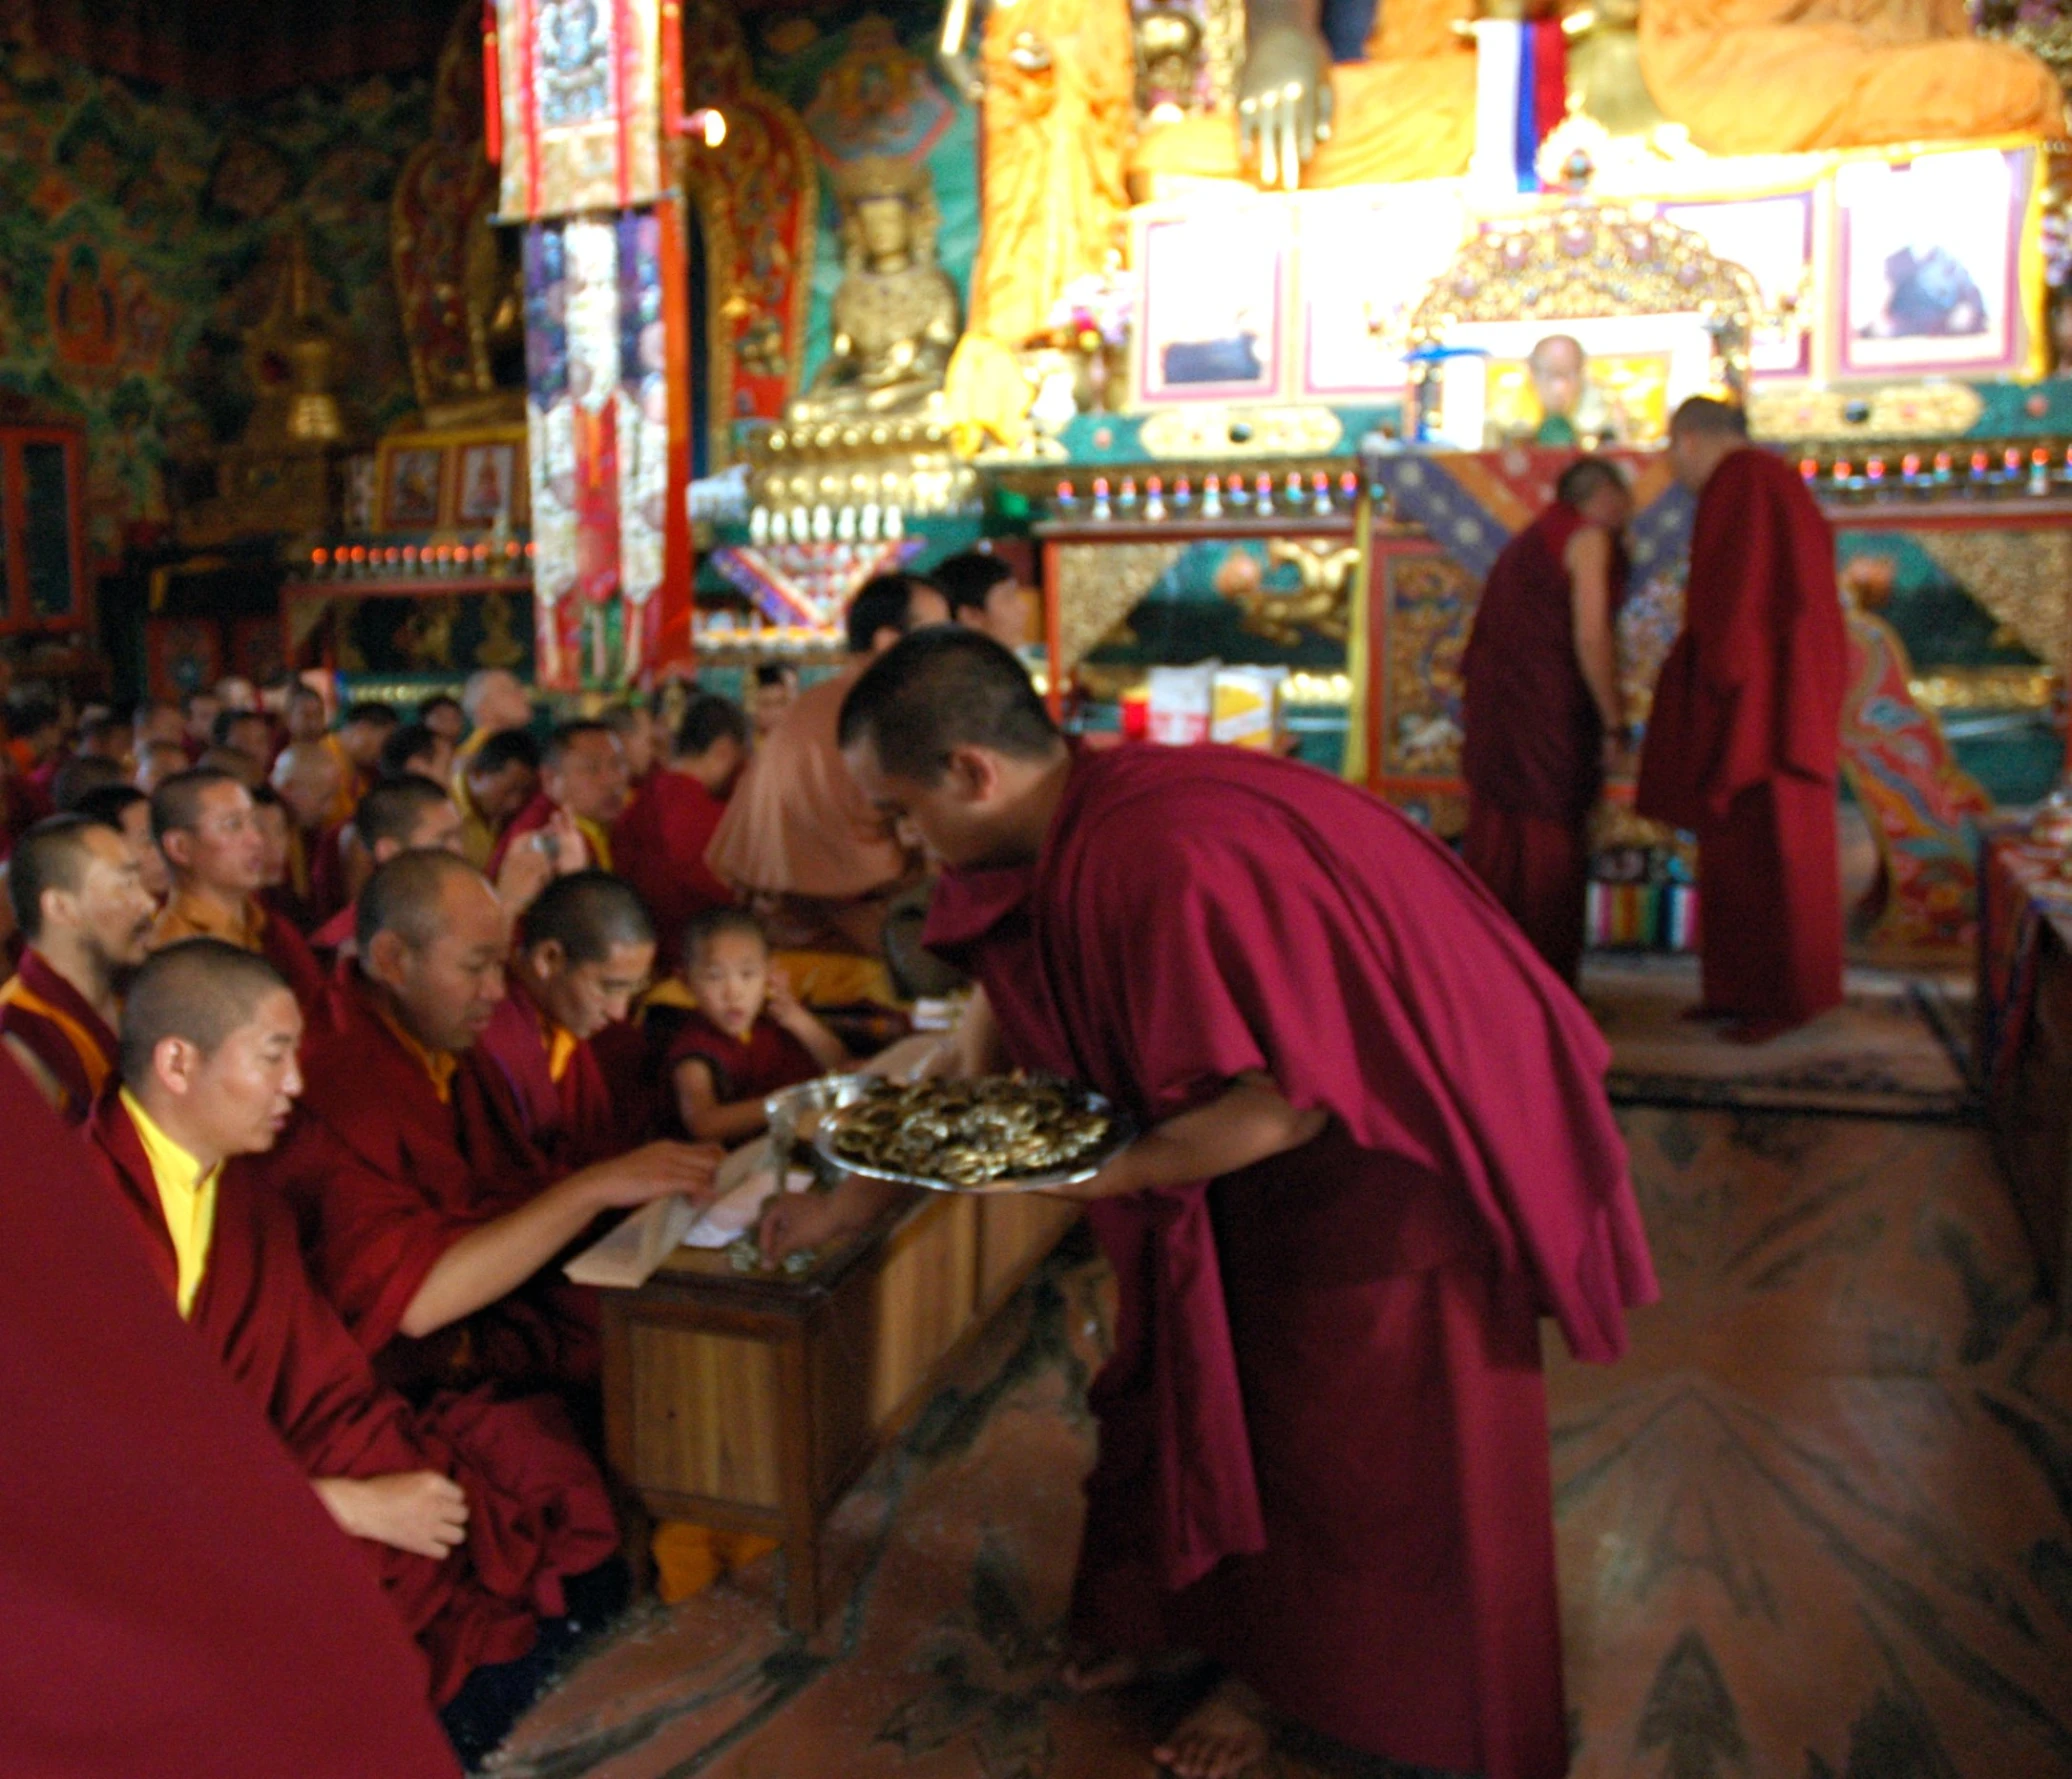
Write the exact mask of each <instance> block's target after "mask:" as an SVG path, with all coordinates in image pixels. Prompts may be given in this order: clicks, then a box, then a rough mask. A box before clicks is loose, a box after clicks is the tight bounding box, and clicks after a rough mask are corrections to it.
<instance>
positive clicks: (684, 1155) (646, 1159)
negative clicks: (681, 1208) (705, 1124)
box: [576, 1142, 726, 1210]
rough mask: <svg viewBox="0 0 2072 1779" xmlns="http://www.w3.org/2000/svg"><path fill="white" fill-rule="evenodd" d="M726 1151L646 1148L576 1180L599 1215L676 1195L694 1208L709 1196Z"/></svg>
mask: <svg viewBox="0 0 2072 1779" xmlns="http://www.w3.org/2000/svg"><path fill="white" fill-rule="evenodd" d="M725 1157H726V1151H725V1150H724V1149H722V1148H721V1147H720V1146H719V1145H718V1144H717V1143H675V1142H660V1143H646V1144H643V1145H642V1146H641V1147H640V1148H638V1149H629V1150H628V1151H627V1152H626V1153H625V1154H624V1155H620V1156H616V1157H614V1158H613V1159H612V1160H610V1161H600V1162H598V1163H597V1164H596V1166H594V1167H588V1168H585V1169H584V1170H583V1171H582V1173H581V1174H580V1175H578V1176H576V1178H577V1179H579V1180H580V1181H581V1182H582V1184H583V1186H584V1188H585V1192H586V1196H587V1197H588V1198H589V1199H590V1201H591V1202H592V1203H593V1204H594V1205H595V1206H596V1207H597V1208H598V1209H599V1210H620V1209H630V1208H631V1207H633V1206H635V1205H644V1204H648V1203H650V1202H651V1201H653V1200H654V1199H658V1198H667V1197H668V1196H669V1194H670V1193H672V1192H680V1193H682V1194H683V1195H684V1197H686V1198H688V1199H690V1200H691V1201H692V1202H693V1203H695V1204H703V1203H705V1201H706V1200H707V1199H709V1198H711V1196H712V1183H713V1178H714V1176H715V1175H716V1174H717V1173H718V1172H719V1164H720V1162H721V1161H722V1160H724V1159H725Z"/></svg>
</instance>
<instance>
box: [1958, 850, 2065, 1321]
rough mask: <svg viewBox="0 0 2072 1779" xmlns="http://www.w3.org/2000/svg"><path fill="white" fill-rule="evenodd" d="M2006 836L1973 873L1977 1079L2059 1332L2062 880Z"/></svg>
mask: <svg viewBox="0 0 2072 1779" xmlns="http://www.w3.org/2000/svg"><path fill="white" fill-rule="evenodd" d="M2063 857H2064V854H2063V851H2062V849H2060V848H2056V847H2044V846H2038V845H2035V844H2034V843H2032V842H2031V841H2029V839H2028V837H2027V836H2026V834H2024V833H2023V832H2022V830H2021V829H2019V828H2018V827H2013V826H2008V827H2004V828H2002V829H2000V830H1998V831H1996V832H1992V833H1989V834H1988V836H1987V838H1986V843H1985V857H1984V860H1983V862H1982V864H1981V867H1980V870H1979V993H1978V1065H1977V1066H1978V1072H1979V1076H1980V1079H1981V1083H1982V1085H1983V1086H1984V1089H1985V1095H1986V1116H1987V1118H1988V1120H1989V1121H1990V1123H1991V1125H1992V1129H1993V1146H1994V1148H1995V1150H1996V1151H1997V1152H1998V1154H1999V1157H2000V1164H2001V1166H2002V1167H2003V1168H2004V1169H2005V1170H2006V1173H2007V1180H2008V1184H2009V1186H2010V1187H2011V1188H2012V1189H2013V1192H2014V1201H2015V1207H2016V1209H2017V1210H2019V1211H2020V1212H2021V1216H2022V1221H2023V1223H2024V1224H2025V1225H2026V1226H2027V1228H2028V1232H2029V1240H2030V1242H2031V1243H2032V1245H2033V1246H2034V1248H2035V1253H2036V1263H2037V1268H2038V1271H2039V1272H2040V1274H2041V1282H2042V1285H2043V1288H2044V1291H2045V1292H2046V1293H2047V1294H2048V1295H2049V1297H2050V1298H2051V1300H2052V1302H2053V1304H2054V1305H2055V1306H2056V1310H2057V1314H2058V1317H2059V1319H2060V1321H2061V1322H2062V1321H2064V1320H2065V1319H2066V1318H2067V1317H2068V1315H2072V879H2068V878H2067V876H2066V875H2065V874H2064V872H2063V870H2062V868H2061V867H2062V860H2063Z"/></svg>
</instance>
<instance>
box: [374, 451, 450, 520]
mask: <svg viewBox="0 0 2072 1779" xmlns="http://www.w3.org/2000/svg"><path fill="white" fill-rule="evenodd" d="M445 471H446V453H445V452H444V451H443V450H441V449H440V448H438V447H437V446H433V445H411V446H407V447H404V448H402V449H398V450H394V451H391V452H390V453H389V454H388V470H387V474H386V475H385V476H384V477H383V479H382V489H381V523H382V529H383V530H385V531H408V530H413V529H418V528H425V529H429V528H430V527H431V526H434V525H437V524H438V523H439V494H440V483H441V482H442V480H443V479H444V476H445Z"/></svg>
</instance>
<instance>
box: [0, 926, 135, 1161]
mask: <svg viewBox="0 0 2072 1779" xmlns="http://www.w3.org/2000/svg"><path fill="white" fill-rule="evenodd" d="M0 1034H5V1035H6V1036H7V1037H10V1038H13V1039H14V1040H15V1041H16V1042H17V1043H19V1044H20V1045H21V1046H22V1048H23V1049H25V1050H26V1051H28V1052H29V1054H30V1055H31V1056H33V1057H34V1058H35V1059H36V1062H37V1064H38V1066H39V1067H41V1068H42V1070H43V1071H44V1075H45V1077H46V1079H47V1080H48V1081H49V1083H50V1084H51V1086H52V1087H54V1088H55V1089H56V1090H57V1091H58V1093H59V1094H60V1095H61V1096H62V1098H63V1104H62V1105H60V1106H59V1108H58V1111H59V1114H60V1115H61V1116H62V1117H63V1118H64V1120H65V1122H66V1123H67V1124H84V1123H85V1122H86V1115H87V1113H88V1112H90V1111H91V1110H92V1109H93V1103H94V1100H95V1099H96V1098H97V1097H98V1096H99V1094H100V1091H101V1086H102V1083H104V1082H105V1081H106V1080H107V1079H108V1077H109V1076H110V1075H111V1074H113V1073H114V1072H115V1062H116V1055H117V1051H118V1045H117V1042H116V1037H115V1034H114V1033H113V1032H111V1031H110V1030H109V1029H108V1022H107V1021H106V1020H104V1019H103V1018H102V1017H101V1016H100V1015H99V1014H98V1013H96V1012H95V1011H94V1010H93V1008H92V1007H90V1006H88V1005H87V1001H86V997H85V996H84V995H82V994H81V993H80V992H79V991H78V989H76V988H74V987H73V986H72V985H71V983H69V982H67V981H66V980H65V979H64V977H62V976H60V975H59V974H58V973H57V971H55V970H53V969H52V968H51V967H50V965H49V964H47V963H45V962H44V960H43V958H42V957H41V956H40V955H39V954H38V953H37V952H36V951H34V950H33V949H31V950H26V951H24V952H23V953H22V961H21V967H20V968H19V969H18V970H17V971H16V972H15V973H14V975H13V976H11V977H9V978H8V980H7V983H6V985H5V986H4V987H0ZM39 1085H41V1083H39Z"/></svg>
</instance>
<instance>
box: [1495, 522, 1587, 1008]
mask: <svg viewBox="0 0 2072 1779" xmlns="http://www.w3.org/2000/svg"><path fill="white" fill-rule="evenodd" d="M1587 523H1588V521H1587V520H1585V519H1584V517H1583V515H1582V514H1581V513H1579V512H1577V511H1576V510H1575V508H1573V507H1570V506H1563V505H1560V504H1559V503H1557V504H1555V505H1554V506H1551V507H1549V508H1548V509H1547V510H1546V511H1545V512H1544V513H1542V514H1541V515H1540V516H1539V517H1538V518H1537V519H1535V520H1534V521H1533V522H1532V524H1530V525H1528V526H1527V527H1526V528H1525V529H1524V530H1523V531H1521V532H1520V533H1519V534H1518V535H1517V536H1516V537H1514V538H1513V539H1512V540H1511V541H1510V543H1508V544H1507V545H1505V547H1504V551H1503V554H1502V555H1500V556H1499V557H1498V558H1497V559H1496V563H1495V566H1494V567H1492V568H1491V569H1490V571H1489V579H1488V581H1487V582H1486V583H1485V584H1484V586H1483V589H1482V598H1481V600H1480V602H1479V603H1478V604H1477V606H1476V608H1475V628H1474V631H1473V633H1472V634H1471V635H1470V636H1469V638H1468V647H1467V653H1466V654H1465V655H1464V656H1463V657H1462V661H1461V672H1462V676H1463V678H1464V680H1465V682H1466V699H1465V705H1466V709H1465V721H1464V723H1463V738H1462V743H1461V772H1462V776H1463V777H1465V778H1466V779H1467V781H1468V831H1467V837H1466V840H1465V842H1464V843H1463V845H1462V848H1461V857H1462V858H1463V859H1464V860H1465V861H1466V863H1467V866H1468V869H1469V870H1471V871H1473V872H1474V873H1475V875H1476V876H1477V877H1479V878H1480V879H1481V880H1482V882H1483V883H1484V884H1485V885H1486V886H1487V887H1488V889H1489V892H1490V894H1491V895H1493V896H1495V897H1496V899H1497V900H1498V901H1499V902H1501V903H1502V904H1503V906H1504V911H1505V912H1506V913H1507V914H1509V915H1510V916H1511V918H1512V919H1513V920H1515V921H1517V923H1518V924H1519V926H1520V927H1521V928H1522V929H1523V930H1524V932H1525V936H1526V937H1527V938H1528V939H1530V940H1531V941H1532V945H1533V949H1534V950H1535V951H1537V952H1538V953H1539V954H1540V956H1541V957H1543V958H1545V959H1546V960H1547V962H1548V964H1549V965H1550V966H1551V967H1552V968H1553V970H1554V972H1555V974H1556V975H1558V976H1560V977H1561V978H1562V980H1563V981H1565V982H1569V983H1573V982H1574V981H1575V979H1576V974H1577V971H1578V969H1579V968H1580V966H1581V964H1582V957H1583V911H1584V900H1585V895H1586V891H1587V888H1588V884H1589V874H1590V844H1589V822H1590V812H1591V810H1592V809H1594V808H1595V807H1596V804H1597V799H1598V795H1599V793H1600V792H1601V791H1602V790H1603V788H1604V764H1603V761H1604V719H1603V717H1602V716H1601V715H1600V713H1599V711H1598V709H1597V701H1596V699H1595V698H1593V697H1592V696H1591V695H1590V686H1589V682H1588V681H1587V680H1585V679H1584V678H1583V670H1582V668H1581V666H1580V665H1579V664H1578V662H1577V660H1576V643H1575V592H1574V588H1573V586H1572V585H1571V579H1570V575H1569V571H1568V564H1567V561H1566V559H1565V558H1566V552H1567V550H1568V546H1569V543H1570V542H1571V540H1572V539H1573V538H1574V537H1575V535H1576V533H1577V532H1579V531H1581V530H1582V529H1583V528H1584V527H1585V525H1586V524H1587ZM1627 572H1628V571H1627V562H1626V556H1625V552H1624V550H1623V549H1622V548H1620V547H1619V545H1618V542H1617V540H1616V539H1614V540H1613V554H1612V560H1611V571H1610V576H1609V579H1610V595H1611V612H1610V615H1611V618H1612V619H1613V621H1616V620H1617V617H1618V610H1619V607H1620V605H1621V604H1622V603H1623V602H1624V600H1625V597H1626V581H1627Z"/></svg>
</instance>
